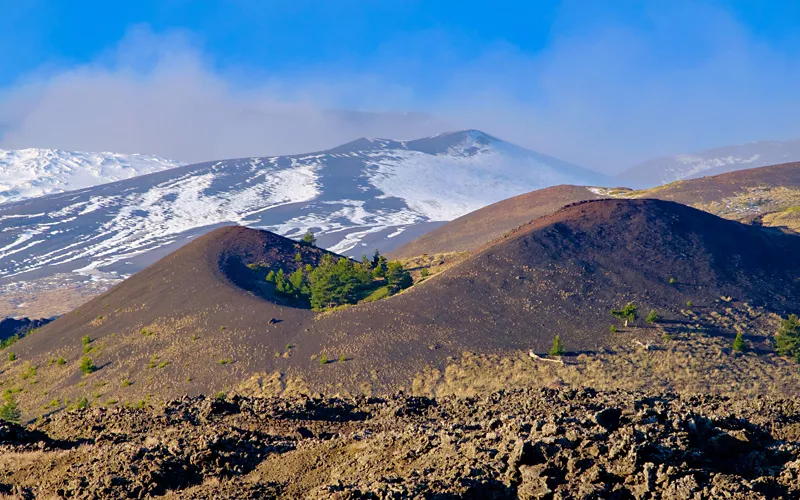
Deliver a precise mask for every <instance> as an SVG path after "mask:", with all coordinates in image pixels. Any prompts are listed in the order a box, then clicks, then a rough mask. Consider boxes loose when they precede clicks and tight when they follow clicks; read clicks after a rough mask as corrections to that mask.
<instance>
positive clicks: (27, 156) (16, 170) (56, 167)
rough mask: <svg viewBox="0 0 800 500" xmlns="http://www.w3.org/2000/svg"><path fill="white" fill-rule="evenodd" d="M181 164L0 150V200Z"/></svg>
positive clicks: (125, 157) (105, 155) (112, 155)
mask: <svg viewBox="0 0 800 500" xmlns="http://www.w3.org/2000/svg"><path fill="white" fill-rule="evenodd" d="M181 165H183V164H182V163H179V162H175V161H172V160H166V159H164V158H159V157H157V156H146V155H137V154H130V155H126V154H117V153H83V152H74V151H60V150H57V149H18V150H2V149H0V203H7V202H11V201H19V200H24V199H26V198H35V197H37V196H44V195H47V194H51V193H60V192H64V191H74V190H76V189H83V188H88V187H92V186H96V185H98V184H105V183H108V182H115V181H120V180H124V179H130V178H132V177H136V176H139V175H144V174H150V173H153V172H160V171H162V170H166V169H168V168H175V167H180V166H181Z"/></svg>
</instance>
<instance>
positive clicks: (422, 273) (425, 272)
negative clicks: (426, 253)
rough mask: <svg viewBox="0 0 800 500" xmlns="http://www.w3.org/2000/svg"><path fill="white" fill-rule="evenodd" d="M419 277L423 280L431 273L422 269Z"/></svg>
mask: <svg viewBox="0 0 800 500" xmlns="http://www.w3.org/2000/svg"><path fill="white" fill-rule="evenodd" d="M419 275H420V276H422V277H423V278H427V277H428V276H430V275H431V272H430V271H429V270H428V268H427V267H424V268H422V271H420V273H419Z"/></svg>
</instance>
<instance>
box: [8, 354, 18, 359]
mask: <svg viewBox="0 0 800 500" xmlns="http://www.w3.org/2000/svg"><path fill="white" fill-rule="evenodd" d="M16 359H17V355H16V354H14V353H13V352H10V353H8V360H9V361H16Z"/></svg>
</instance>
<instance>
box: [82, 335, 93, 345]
mask: <svg viewBox="0 0 800 500" xmlns="http://www.w3.org/2000/svg"><path fill="white" fill-rule="evenodd" d="M91 342H92V339H90V338H89V336H88V335H84V336H83V337H81V343H82V344H83V345H85V346H87V345H89V344H90V343H91Z"/></svg>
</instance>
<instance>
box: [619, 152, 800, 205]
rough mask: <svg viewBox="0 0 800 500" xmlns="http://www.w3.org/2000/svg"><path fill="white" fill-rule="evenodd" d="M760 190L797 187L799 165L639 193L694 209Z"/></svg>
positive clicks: (765, 169) (684, 183) (716, 176)
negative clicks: (753, 189) (749, 190)
mask: <svg viewBox="0 0 800 500" xmlns="http://www.w3.org/2000/svg"><path fill="white" fill-rule="evenodd" d="M759 187H784V188H791V187H800V162H795V163H784V164H782V165H774V166H771V167H760V168H751V169H747V170H737V171H736V172H728V173H725V174H720V175H713V176H710V177H701V178H699V179H689V180H685V181H677V182H672V183H670V184H666V185H664V186H660V187H656V188H653V189H647V190H644V191H643V192H642V193H643V194H646V196H647V197H652V198H658V199H661V200H671V201H677V202H678V203H683V204H685V205H692V206H696V205H703V204H708V203H713V202H719V201H720V200H723V199H725V198H730V197H732V196H735V195H737V194H739V193H742V192H744V191H747V190H748V189H751V188H759ZM636 193H637V192H634V193H633V194H634V195H635V194H636Z"/></svg>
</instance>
